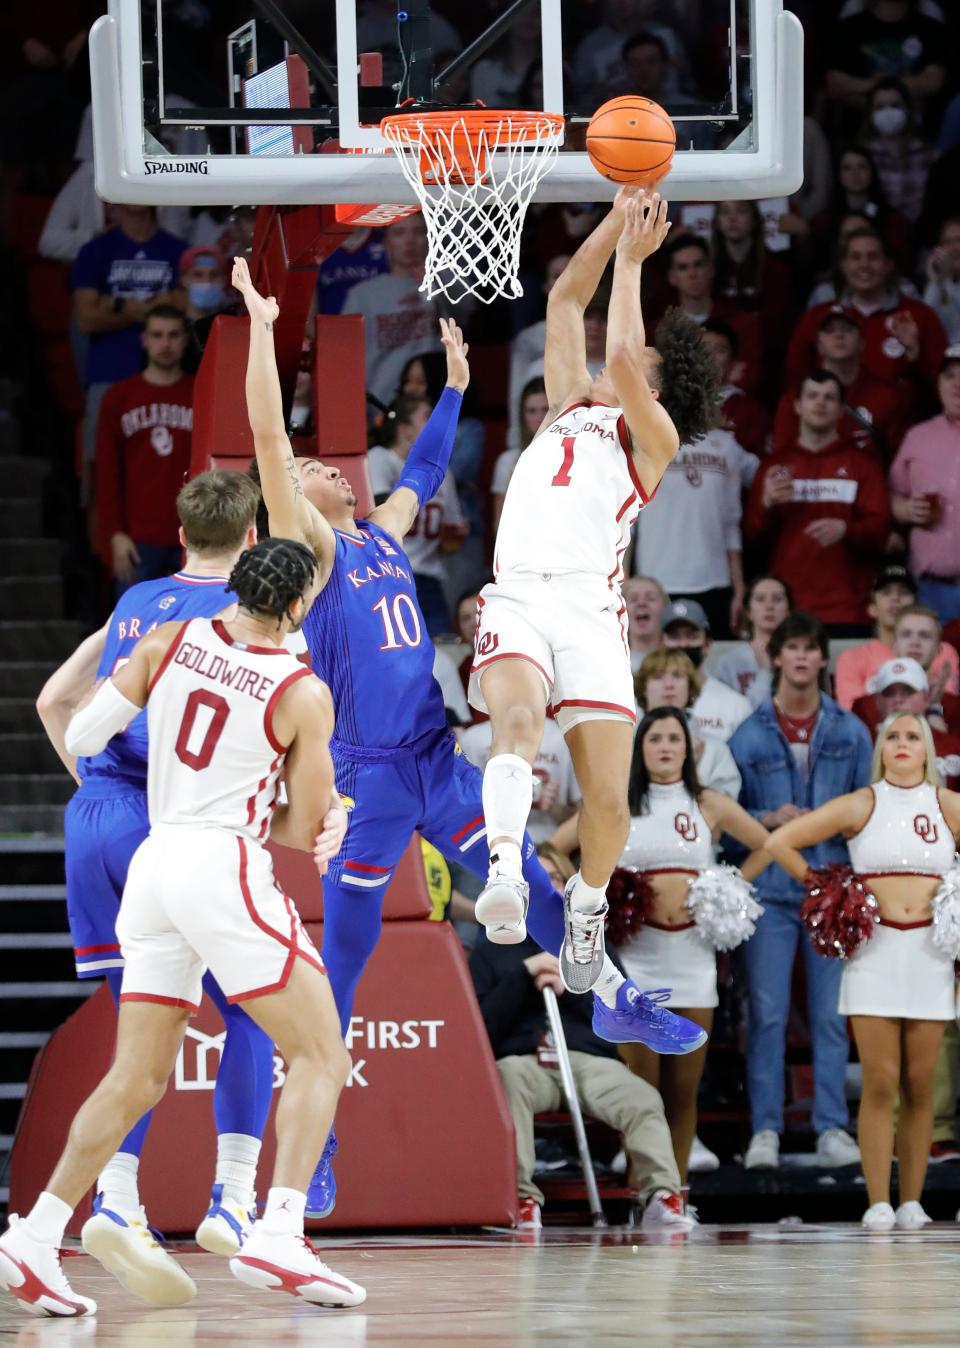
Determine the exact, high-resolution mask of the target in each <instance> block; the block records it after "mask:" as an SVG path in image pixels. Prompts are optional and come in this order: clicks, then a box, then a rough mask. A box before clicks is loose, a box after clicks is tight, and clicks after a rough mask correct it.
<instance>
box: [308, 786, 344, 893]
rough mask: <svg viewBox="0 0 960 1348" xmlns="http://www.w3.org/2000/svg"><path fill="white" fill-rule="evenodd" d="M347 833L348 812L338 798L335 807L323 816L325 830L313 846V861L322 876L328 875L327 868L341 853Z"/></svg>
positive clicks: (320, 833) (322, 830)
mask: <svg viewBox="0 0 960 1348" xmlns="http://www.w3.org/2000/svg"><path fill="white" fill-rule="evenodd" d="M346 832H347V811H346V807H345V805H344V804H343V801H342V800H341V799H340V797H339V796H337V799H336V801H335V803H334V804H333V805H331V806H330V808H329V810H328V811H327V813H326V814H325V815H324V816H323V828H322V829H321V830H320V832H319V833H318V834H317V840H316V842H315V843H314V845H313V860H314V862H315V863H316V867H317V870H318V871H319V872H320V874H321V875H326V873H327V866H328V865H329V864H330V862H331V861H332V860H333V858H334V857H335V856H336V855H337V853H338V852H339V851H340V846H341V844H342V843H343V839H344V837H345V836H346Z"/></svg>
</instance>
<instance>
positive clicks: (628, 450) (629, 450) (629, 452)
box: [617, 412, 660, 508]
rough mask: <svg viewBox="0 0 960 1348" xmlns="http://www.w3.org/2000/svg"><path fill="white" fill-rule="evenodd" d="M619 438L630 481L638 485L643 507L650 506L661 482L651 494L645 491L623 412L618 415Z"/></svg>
mask: <svg viewBox="0 0 960 1348" xmlns="http://www.w3.org/2000/svg"><path fill="white" fill-rule="evenodd" d="M617 439H618V440H619V441H620V448H621V449H622V450H623V452H624V454H625V455H626V456H627V471H628V473H629V474H630V481H631V482H632V483H633V485H634V486H635V487H636V489H637V493H638V494H639V497H640V505H641V508H642V507H643V506H648V505H649V504H650V502H651V501H652V500H653V498H654V497H655V496H656V494H657V491H658V489H659V487H660V483H659V482H658V483H657V485H656V487H654V489H653V491H652V492H651V493H650V495H649V496H648V495H647V493H646V492H645V491H644V488H643V483H642V482H641V481H640V478H639V477H638V476H637V465H636V463H634V459H633V447H632V446H631V444H630V432H629V430H628V429H627V422H626V418H625V417H624V415H623V413H622V412H621V413H620V415H619V416H618V417H617Z"/></svg>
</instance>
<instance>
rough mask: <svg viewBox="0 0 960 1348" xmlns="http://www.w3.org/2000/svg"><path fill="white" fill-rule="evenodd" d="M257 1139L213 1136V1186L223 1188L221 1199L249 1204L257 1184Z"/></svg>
mask: <svg viewBox="0 0 960 1348" xmlns="http://www.w3.org/2000/svg"><path fill="white" fill-rule="evenodd" d="M260 1145H261V1144H260V1139H259V1137H251V1136H250V1134H249V1133H219V1134H218V1135H217V1172H216V1175H215V1177H214V1183H215V1184H222V1185H223V1196H224V1198H229V1199H231V1201H232V1202H234V1203H240V1204H241V1205H242V1206H244V1207H246V1206H248V1205H249V1204H250V1203H252V1202H253V1191H254V1189H255V1187H256V1183H257V1162H258V1161H259V1159H260Z"/></svg>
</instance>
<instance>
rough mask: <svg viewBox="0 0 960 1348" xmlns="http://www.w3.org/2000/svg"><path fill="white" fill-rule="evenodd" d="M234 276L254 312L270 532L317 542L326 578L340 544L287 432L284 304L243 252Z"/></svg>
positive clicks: (258, 435) (250, 411)
mask: <svg viewBox="0 0 960 1348" xmlns="http://www.w3.org/2000/svg"><path fill="white" fill-rule="evenodd" d="M232 281H233V285H234V287H235V289H237V290H239V292H240V294H241V295H242V296H243V299H244V303H245V304H246V306H247V312H248V313H249V315H250V346H249V351H248V354H247V374H246V396H247V416H248V417H249V420H250V429H251V430H252V431H253V446H254V450H255V452H256V456H257V467H258V468H259V470H260V488H261V491H262V492H263V499H264V501H265V503H266V507H267V514H268V516H269V519H270V532H271V534H272V535H273V536H274V537H275V538H292V539H294V540H296V541H297V542H300V543H306V544H307V545H308V546H309V547H312V548H313V550H314V552H315V553H316V554H317V557H318V558H319V560H320V564H321V567H322V569H323V578H324V580H325V579H326V576H327V575H328V574H329V570H330V567H331V566H332V564H333V556H334V551H335V547H336V543H335V539H334V534H333V530H332V529H331V528H330V526H329V524H328V523H327V521H326V520H325V519H324V518H323V516H322V515H321V514H320V512H319V510H317V509H316V508H315V507H314V506H313V505H311V503H310V502H309V501H308V500H307V498H306V496H305V495H304V491H303V484H302V483H301V481H300V468H299V466H298V464H297V461H296V458H295V457H294V453H293V446H292V445H291V443H290V437H289V436H288V435H287V428H286V422H285V420H284V416H283V397H282V394H281V391H280V376H279V374H278V372H277V358H276V353H275V351H274V344H273V325H274V321H275V319H276V318H277V316H278V314H279V312H280V308H279V305H278V304H277V301H276V300H275V299H274V298H273V296H272V295H266V296H264V295H261V294H260V293H259V291H258V290H257V289H256V287H255V286H254V284H253V281H252V280H251V277H250V269H249V267H248V266H247V263H246V260H245V259H244V258H242V257H237V258H234V262H233V276H232Z"/></svg>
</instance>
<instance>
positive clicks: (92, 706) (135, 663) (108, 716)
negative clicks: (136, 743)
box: [64, 623, 184, 758]
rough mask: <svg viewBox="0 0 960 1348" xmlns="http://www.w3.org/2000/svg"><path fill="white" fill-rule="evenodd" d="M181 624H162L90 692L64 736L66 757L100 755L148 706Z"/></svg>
mask: <svg viewBox="0 0 960 1348" xmlns="http://www.w3.org/2000/svg"><path fill="white" fill-rule="evenodd" d="M183 626H184V624H183V623H161V624H160V626H159V627H156V628H154V630H153V631H152V632H149V633H148V634H147V635H146V636H145V637H141V638H140V640H139V641H138V642H137V644H136V646H134V648H133V654H132V655H131V656H130V659H129V660H128V661H127V662H126V664H124V665H122V666H121V667H120V669H118V670H117V672H116V673H115V674H114V675H113V676H112V677H111V678H109V679H104V680H103V682H102V683H101V684H100V685H99V686H98V687H97V688H96V690H95V691H94V690H91V691H92V695H90V694H88V696H87V697H86V698H85V699H84V700H83V702H81V703H80V705H79V706H78V707H77V709H76V711H75V712H74V714H73V716H72V717H71V719H70V724H69V725H68V726H67V729H66V734H65V736H64V741H65V747H66V750H67V753H68V754H73V755H74V756H75V757H78V758H79V757H85V756H87V755H88V754H99V753H100V752H101V751H102V750H104V749H105V748H106V747H107V745H108V743H109V742H110V740H111V739H113V737H114V735H118V734H119V733H120V731H121V730H125V729H126V727H127V726H128V725H129V724H130V722H131V721H132V720H133V718H134V717H135V716H136V715H137V713H138V712H140V711H142V710H143V708H144V707H145V706H146V704H147V697H148V695H149V692H150V687H151V685H152V683H153V680H154V678H155V677H156V674H157V671H158V670H159V669H160V666H161V665H162V664H163V661H164V659H165V657H166V655H167V652H168V651H169V649H170V647H171V645H172V644H173V642H174V640H175V639H176V637H177V634H178V633H179V632H180V631H181V630H182V628H183Z"/></svg>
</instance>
